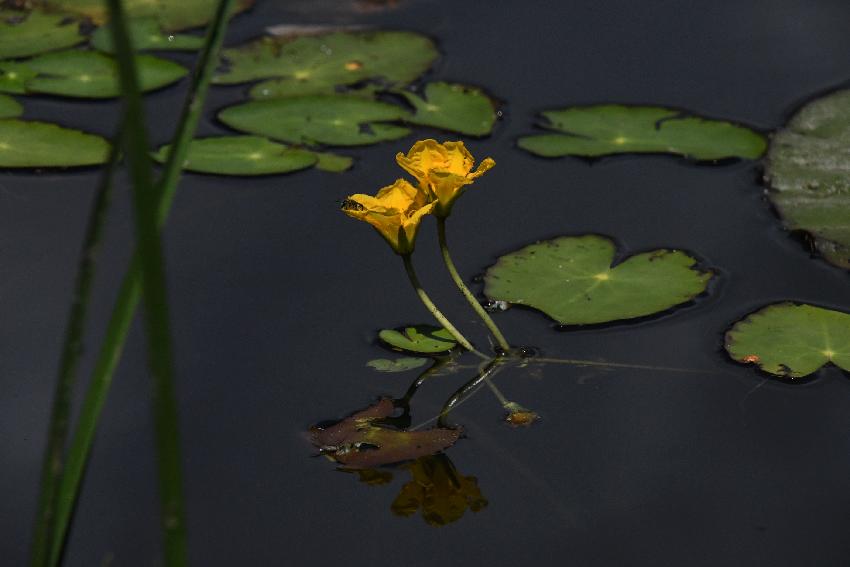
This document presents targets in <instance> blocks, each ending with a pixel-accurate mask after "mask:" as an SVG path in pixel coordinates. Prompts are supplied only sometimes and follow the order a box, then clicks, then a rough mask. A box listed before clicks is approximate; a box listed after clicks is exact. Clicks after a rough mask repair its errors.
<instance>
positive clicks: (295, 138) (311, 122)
mask: <svg viewBox="0 0 850 567" xmlns="http://www.w3.org/2000/svg"><path fill="white" fill-rule="evenodd" d="M406 116H407V111H405V110H404V109H403V108H400V107H398V106H395V105H392V104H387V103H384V102H378V101H375V100H369V99H364V98H361V97H357V96H345V95H313V96H297V97H286V98H280V99H275V100H260V101H254V102H249V103H247V104H242V105H238V106H231V107H230V108H225V109H224V110H222V111H221V112H220V113H219V115H218V117H219V119H220V120H221V121H222V122H224V123H225V124H227V125H228V126H230V127H231V128H235V129H236V130H241V131H244V132H248V133H250V134H259V135H261V136H268V137H269V138H274V139H276V140H282V141H284V142H290V143H294V144H313V143H317V142H318V143H321V144H331V145H337V146H359V145H365V144H374V143H377V142H381V141H385V140H395V139H398V138H401V137H402V136H406V135H407V134H408V132H409V130H408V129H407V128H402V127H400V126H395V125H392V124H384V122H387V121H392V120H399V119H401V118H405V117H406Z"/></svg>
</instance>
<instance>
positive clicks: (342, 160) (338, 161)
mask: <svg viewBox="0 0 850 567" xmlns="http://www.w3.org/2000/svg"><path fill="white" fill-rule="evenodd" d="M313 153H314V154H315V156H316V158H317V159H318V161H317V162H316V169H320V170H322V171H330V172H331V173H342V172H343V171H346V170H348V169H350V168H351V164H352V163H353V162H354V160H353V159H351V158H350V157H349V156H342V155H339V154H332V153H329V152H313Z"/></svg>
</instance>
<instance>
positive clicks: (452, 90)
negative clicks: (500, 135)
mask: <svg viewBox="0 0 850 567" xmlns="http://www.w3.org/2000/svg"><path fill="white" fill-rule="evenodd" d="M399 94H401V95H403V96H404V97H405V98H406V99H407V101H408V102H409V103H410V104H411V105H413V107H414V108H415V109H416V113H415V114H414V115H413V116H411V117H409V118H408V119H407V122H410V123H411V124H419V125H420V126H433V127H434V128H441V129H443V130H448V131H450V132H459V133H461V134H467V135H469V136H486V135H487V134H489V133H490V132H492V130H493V124H494V123H495V122H496V109H495V105H494V103H493V101H492V100H491V99H490V98H489V97H488V96H487V95H486V94H484V93H483V92H482V91H480V90H478V89H475V88H472V87H467V86H464V85H455V84H449V83H429V84H428V85H426V86H425V92H424V95H425V96H424V98H423V97H419V96H417V95H415V94H413V93H411V92H409V91H399Z"/></svg>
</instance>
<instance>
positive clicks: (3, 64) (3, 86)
mask: <svg viewBox="0 0 850 567" xmlns="http://www.w3.org/2000/svg"><path fill="white" fill-rule="evenodd" d="M37 74H38V73H36V72H35V71H33V70H32V69H30V68H29V67H27V66H26V65H25V64H24V63H15V62H13V61H0V92H4V93H12V94H25V93H26V92H27V81H29V80H30V79H32V78H34V77H35V76H36V75H37Z"/></svg>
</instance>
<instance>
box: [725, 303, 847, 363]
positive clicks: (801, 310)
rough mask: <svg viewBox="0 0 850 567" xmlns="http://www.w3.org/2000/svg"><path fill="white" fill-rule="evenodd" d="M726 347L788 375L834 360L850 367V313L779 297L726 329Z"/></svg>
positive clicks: (743, 358)
mask: <svg viewBox="0 0 850 567" xmlns="http://www.w3.org/2000/svg"><path fill="white" fill-rule="evenodd" d="M726 351H727V352H728V353H729V356H731V357H732V358H734V359H735V360H737V361H738V362H743V363H755V364H758V365H759V367H760V368H761V369H762V370H764V371H765V372H769V373H771V374H775V375H777V376H785V377H788V378H800V377H802V376H807V375H809V374H811V373H813V372H815V371H817V370H818V369H819V368H821V367H822V366H823V365H825V364H828V363H830V362H831V363H832V364H834V365H835V366H838V367H839V368H841V369H843V370H845V371H847V372H850V314H848V313H842V312H841V311H833V310H831V309H824V308H823V307H815V306H814V305H806V304H803V305H797V304H793V303H776V304H774V305H769V306H767V307H765V308H764V309H760V310H759V311H756V312H755V313H751V314H749V315H747V317H746V318H744V319H742V320H741V321H738V322H737V323H735V325H734V326H733V327H732V329H730V330H729V332H728V333H726Z"/></svg>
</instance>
